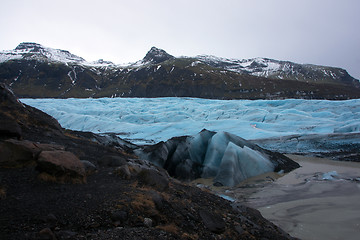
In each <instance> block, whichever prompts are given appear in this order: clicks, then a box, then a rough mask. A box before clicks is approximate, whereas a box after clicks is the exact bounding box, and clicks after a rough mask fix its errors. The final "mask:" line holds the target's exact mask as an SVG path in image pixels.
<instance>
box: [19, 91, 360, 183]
mask: <svg viewBox="0 0 360 240" xmlns="http://www.w3.org/2000/svg"><path fill="white" fill-rule="evenodd" d="M21 101H22V102H23V103H25V104H28V105H31V106H33V107H36V108H38V109H40V110H42V111H44V112H46V113H48V114H50V115H51V116H53V117H54V118H56V119H57V120H58V121H59V122H60V124H61V125H62V126H63V127H65V128H69V129H72V130H78V131H90V132H94V133H100V134H104V135H107V134H108V133H112V134H115V135H117V136H119V137H121V138H122V139H125V140H128V141H130V142H132V143H134V144H137V145H140V149H137V150H136V152H137V154H138V155H139V156H140V157H141V158H143V159H147V160H149V161H152V162H153V163H154V164H156V165H158V166H161V167H163V168H165V169H166V170H167V171H168V172H169V174H170V175H171V176H175V177H178V178H180V179H183V180H193V179H196V178H199V177H202V178H212V179H213V182H214V184H220V185H224V186H235V185H237V184H238V183H240V182H241V181H243V180H245V179H247V178H251V177H254V176H257V175H260V174H263V173H267V172H272V171H275V172H277V171H282V172H289V171H291V170H292V169H294V168H296V167H298V166H296V165H294V163H292V162H291V161H290V159H288V158H286V157H285V156H284V155H282V154H276V153H273V152H270V151H269V150H271V151H275V152H282V153H309V152H313V153H319V152H331V151H333V152H336V151H340V152H341V151H344V152H346V151H348V152H350V153H351V152H358V149H359V148H360V99H355V100H347V101H327V100H301V99H296V100H295V99H288V100H209V99H198V98H99V99H91V98H89V99H21ZM203 129H207V130H203ZM245 139H246V140H245ZM249 140H250V141H249ZM349 150H350V151H349Z"/></svg>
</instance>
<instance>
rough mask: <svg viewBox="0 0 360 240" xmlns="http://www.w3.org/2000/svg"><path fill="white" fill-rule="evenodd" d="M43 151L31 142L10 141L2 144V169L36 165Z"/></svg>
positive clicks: (0, 154) (0, 162) (0, 165)
mask: <svg viewBox="0 0 360 240" xmlns="http://www.w3.org/2000/svg"><path fill="white" fill-rule="evenodd" d="M40 152H41V149H40V148H39V147H38V146H37V145H36V144H35V143H33V142H31V141H26V140H24V141H19V140H15V139H9V140H6V141H3V142H0V167H21V166H25V165H29V164H34V163H35V160H36V158H37V156H38V155H39V153H40Z"/></svg>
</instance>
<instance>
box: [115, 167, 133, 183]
mask: <svg viewBox="0 0 360 240" xmlns="http://www.w3.org/2000/svg"><path fill="white" fill-rule="evenodd" d="M115 174H117V175H118V176H120V177H121V178H122V179H127V180H129V179H130V178H131V172H130V170H129V167H128V165H123V166H121V167H117V168H116V169H115Z"/></svg>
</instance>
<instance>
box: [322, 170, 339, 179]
mask: <svg viewBox="0 0 360 240" xmlns="http://www.w3.org/2000/svg"><path fill="white" fill-rule="evenodd" d="M338 177H339V175H338V173H337V171H331V172H327V173H324V174H323V176H322V179H323V180H334V179H336V178H338Z"/></svg>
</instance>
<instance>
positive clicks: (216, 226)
mask: <svg viewBox="0 0 360 240" xmlns="http://www.w3.org/2000/svg"><path fill="white" fill-rule="evenodd" d="M199 214H200V217H201V220H202V221H203V223H204V225H205V226H206V227H207V228H208V229H209V230H210V231H211V232H213V233H218V234H220V233H223V232H224V231H225V221H224V220H223V219H222V218H221V217H220V216H218V215H215V214H212V213H210V212H208V211H207V210H200V211H199Z"/></svg>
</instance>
